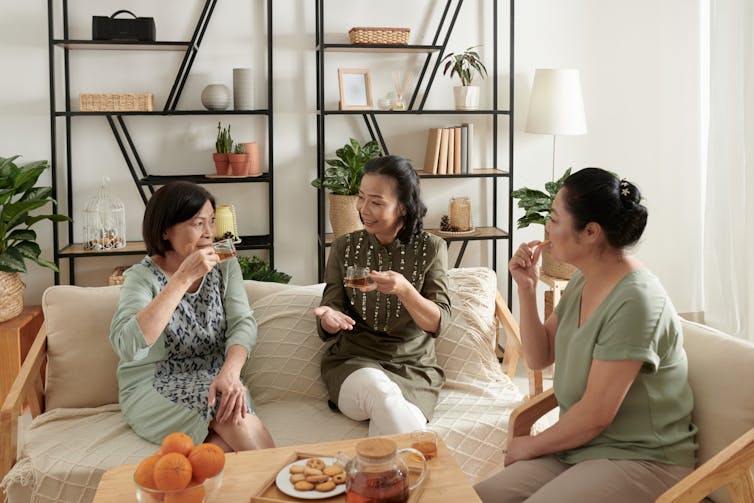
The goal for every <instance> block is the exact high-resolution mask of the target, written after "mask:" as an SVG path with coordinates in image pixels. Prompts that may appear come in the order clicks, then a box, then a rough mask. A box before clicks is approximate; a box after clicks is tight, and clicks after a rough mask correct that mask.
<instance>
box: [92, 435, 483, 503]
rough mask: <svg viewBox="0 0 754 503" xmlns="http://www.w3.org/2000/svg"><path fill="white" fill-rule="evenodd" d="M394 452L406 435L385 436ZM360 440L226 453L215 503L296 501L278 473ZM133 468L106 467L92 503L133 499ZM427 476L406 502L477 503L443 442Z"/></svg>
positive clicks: (349, 452) (404, 444)
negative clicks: (301, 458)
mask: <svg viewBox="0 0 754 503" xmlns="http://www.w3.org/2000/svg"><path fill="white" fill-rule="evenodd" d="M389 438H392V439H393V440H395V441H396V443H397V444H398V447H399V448H403V447H409V444H410V441H409V435H390V436H389ZM359 440H361V439H351V440H339V441H337V442H325V443H319V444H307V445H295V446H290V447H278V448H276V449H264V450H261V451H245V452H238V453H232V454H227V455H226V457H225V472H224V474H223V482H222V487H221V488H220V492H219V493H218V494H217V496H215V498H214V501H216V502H222V503H268V502H269V503H274V502H277V501H291V502H296V501H297V502H301V501H302V500H300V499H296V498H292V497H290V496H286V495H285V494H283V493H282V492H280V491H278V489H277V488H276V487H275V484H274V480H275V476H276V475H277V473H278V471H280V469H281V468H283V467H284V466H285V465H286V464H288V463H289V462H290V461H291V459H292V458H293V457H295V456H296V455H297V454H299V455H301V454H303V455H308V454H311V455H318V456H336V455H337V453H338V452H344V453H346V454H347V455H348V456H353V455H354V449H355V445H356V443H357V442H358V441H359ZM135 469H136V465H123V466H118V467H115V468H111V469H110V470H108V471H107V472H105V474H104V475H103V476H102V480H101V481H100V484H99V487H97V493H96V494H95V495H94V503H120V502H123V503H126V502H128V503H132V502H133V501H134V500H135V498H136V496H135V494H136V493H135V490H134V482H133V474H134V470H135ZM428 469H429V473H428V474H427V478H426V479H425V480H424V483H423V484H422V486H421V487H420V488H418V489H417V490H416V494H412V495H411V498H410V499H409V501H410V502H421V503H447V502H449V501H463V502H464V503H475V502H479V503H481V500H480V499H479V498H478V497H477V495H476V493H475V492H474V489H473V488H472V487H471V484H469V481H468V480H467V479H466V476H465V475H464V473H463V472H462V471H461V468H460V467H459V466H458V464H457V463H456V462H455V460H454V459H453V456H452V455H451V453H450V451H449V450H448V448H447V446H446V445H445V443H443V441H442V439H438V446H437V457H435V458H434V459H433V460H432V461H430V462H429V463H428ZM320 501H326V502H327V503H334V502H345V495H342V494H341V495H340V496H336V497H333V498H329V499H327V500H320Z"/></svg>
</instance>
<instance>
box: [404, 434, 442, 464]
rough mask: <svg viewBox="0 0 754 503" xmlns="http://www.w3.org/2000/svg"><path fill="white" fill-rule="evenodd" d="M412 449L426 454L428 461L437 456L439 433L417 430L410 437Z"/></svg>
mask: <svg viewBox="0 0 754 503" xmlns="http://www.w3.org/2000/svg"><path fill="white" fill-rule="evenodd" d="M410 440H411V447H412V448H414V449H416V450H417V451H419V452H421V453H422V454H424V457H425V458H426V460H427V461H429V460H431V459H433V458H434V457H436V456H437V433H435V432H434V431H432V430H426V429H425V430H416V431H413V432H411V435H410Z"/></svg>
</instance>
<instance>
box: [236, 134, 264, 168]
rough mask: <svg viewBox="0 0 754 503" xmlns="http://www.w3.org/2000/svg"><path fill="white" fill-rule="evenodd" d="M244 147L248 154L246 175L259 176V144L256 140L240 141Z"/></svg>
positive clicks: (260, 166)
mask: <svg viewBox="0 0 754 503" xmlns="http://www.w3.org/2000/svg"><path fill="white" fill-rule="evenodd" d="M241 145H243V146H244V148H245V149H246V153H247V154H249V167H248V171H247V173H246V174H247V175H248V176H259V175H261V174H262V165H261V164H260V163H259V145H257V142H255V141H250V142H246V143H242V144H241Z"/></svg>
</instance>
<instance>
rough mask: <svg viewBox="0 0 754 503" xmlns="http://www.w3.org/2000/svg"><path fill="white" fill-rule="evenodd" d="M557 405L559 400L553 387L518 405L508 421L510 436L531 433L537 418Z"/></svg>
mask: <svg viewBox="0 0 754 503" xmlns="http://www.w3.org/2000/svg"><path fill="white" fill-rule="evenodd" d="M557 406H558V400H557V399H556V398H555V392H554V391H553V390H552V388H550V389H548V390H547V391H545V392H544V393H540V394H539V395H537V396H535V397H533V398H530V399H529V400H527V401H525V402H524V403H522V404H521V405H519V406H518V407H516V409H515V410H514V411H513V413H512V414H511V417H510V419H509V421H508V436H509V437H521V436H524V435H529V434H530V433H531V427H532V426H534V423H536V422H537V419H539V418H540V417H542V416H544V415H545V414H547V413H548V412H550V411H551V410H552V409H554V408H555V407H557Z"/></svg>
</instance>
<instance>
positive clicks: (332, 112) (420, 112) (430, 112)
mask: <svg viewBox="0 0 754 503" xmlns="http://www.w3.org/2000/svg"><path fill="white" fill-rule="evenodd" d="M321 113H322V114H324V115H366V114H374V115H391V114H395V115H401V114H409V115H510V110H379V109H377V108H375V109H372V110H323V111H322V112H321Z"/></svg>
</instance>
